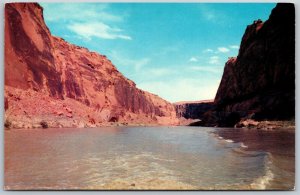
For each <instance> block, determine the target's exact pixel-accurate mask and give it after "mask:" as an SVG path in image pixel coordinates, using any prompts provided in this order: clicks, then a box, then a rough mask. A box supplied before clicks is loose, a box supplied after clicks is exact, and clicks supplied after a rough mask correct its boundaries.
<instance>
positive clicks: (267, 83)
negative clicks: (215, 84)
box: [205, 3, 295, 126]
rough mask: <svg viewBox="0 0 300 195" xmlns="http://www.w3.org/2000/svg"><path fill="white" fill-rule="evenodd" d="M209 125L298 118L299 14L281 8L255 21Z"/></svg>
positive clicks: (221, 88) (228, 67)
mask: <svg viewBox="0 0 300 195" xmlns="http://www.w3.org/2000/svg"><path fill="white" fill-rule="evenodd" d="M215 104H216V105H217V109H216V110H215V111H214V112H210V113H207V114H206V116H207V117H206V121H205V123H206V125H213V126H215V125H218V126H233V125H234V124H235V123H236V122H238V120H239V119H240V118H241V117H249V118H254V119H257V120H263V119H276V120H282V119H283V120H285V119H291V118H294V117H295V9H294V5H293V4H289V3H282V4H281V3H279V4H277V6H276V7H275V8H274V9H273V10H272V13H271V15H270V17H269V19H268V20H267V21H265V22H262V21H261V20H257V21H254V23H253V24H251V25H249V26H248V27H247V29H246V31H245V34H244V36H243V38H242V42H241V46H240V50H239V54H238V56H237V58H231V59H230V60H229V61H228V62H227V63H226V65H225V68H224V73H223V76H222V80H221V83H220V86H219V89H218V91H217V95H216V97H215Z"/></svg>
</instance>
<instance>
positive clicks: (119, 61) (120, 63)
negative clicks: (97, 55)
mask: <svg viewBox="0 0 300 195" xmlns="http://www.w3.org/2000/svg"><path fill="white" fill-rule="evenodd" d="M110 58H111V60H112V62H113V64H114V65H116V66H117V67H118V68H119V69H123V68H124V67H126V66H133V67H134V71H135V72H137V71H139V70H140V69H141V68H142V67H144V66H145V65H147V64H148V63H149V62H150V58H140V59H134V58H129V57H128V56H126V55H124V54H121V53H120V52H117V51H112V52H111V53H110Z"/></svg>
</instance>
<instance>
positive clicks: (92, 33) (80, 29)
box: [67, 22, 132, 40]
mask: <svg viewBox="0 0 300 195" xmlns="http://www.w3.org/2000/svg"><path fill="white" fill-rule="evenodd" d="M67 28H68V29H70V30H71V31H73V32H74V33H76V34H77V35H80V36H82V37H84V38H86V39H91V38H92V37H98V38H102V39H125V40H131V39H132V38H131V37H130V36H128V35H124V34H121V33H120V32H121V31H122V30H121V29H119V28H112V27H110V26H108V25H106V24H104V23H102V22H93V23H73V24H70V25H68V26H67Z"/></svg>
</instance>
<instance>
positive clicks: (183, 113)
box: [174, 100, 214, 119]
mask: <svg viewBox="0 0 300 195" xmlns="http://www.w3.org/2000/svg"><path fill="white" fill-rule="evenodd" d="M174 105H175V108H176V114H177V117H184V118H186V119H201V118H202V117H203V114H204V113H205V112H207V111H209V110H212V109H214V100H204V101H195V102H177V103H174Z"/></svg>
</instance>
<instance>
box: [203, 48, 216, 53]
mask: <svg viewBox="0 0 300 195" xmlns="http://www.w3.org/2000/svg"><path fill="white" fill-rule="evenodd" d="M213 51H214V50H212V49H209V48H208V49H205V50H203V53H212V52H213Z"/></svg>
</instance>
